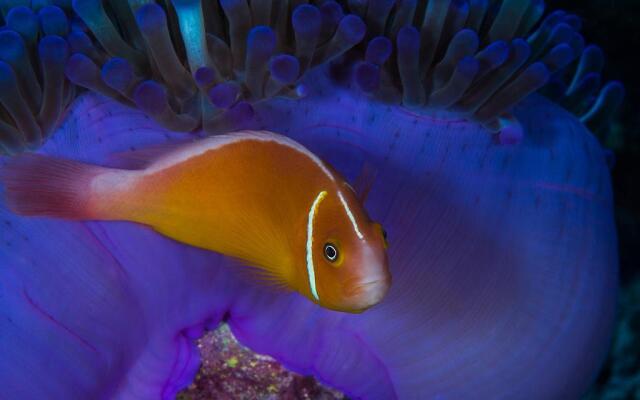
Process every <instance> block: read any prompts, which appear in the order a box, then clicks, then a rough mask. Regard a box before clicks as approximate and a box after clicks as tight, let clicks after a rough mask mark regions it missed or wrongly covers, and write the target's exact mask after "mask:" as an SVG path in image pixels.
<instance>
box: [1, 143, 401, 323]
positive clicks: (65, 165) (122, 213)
mask: <svg viewBox="0 0 640 400" xmlns="http://www.w3.org/2000/svg"><path fill="white" fill-rule="evenodd" d="M157 153H158V152H156V153H155V154H154V152H150V153H149V154H153V155H152V156H150V157H149V160H148V163H147V165H146V166H145V167H144V168H142V169H138V170H121V169H112V168H104V167H98V166H93V165H86V164H81V163H77V162H74V161H68V160H59V159H51V158H47V157H43V156H35V155H31V156H21V157H18V158H17V159H16V161H14V162H10V163H9V166H8V167H7V168H5V172H4V174H3V177H2V180H3V181H4V182H5V186H6V188H7V200H8V204H9V205H10V207H11V208H12V209H13V210H15V211H16V212H17V213H19V214H25V215H46V216H53V217H63V218H69V219H90V220H124V221H132V222H137V223H141V224H145V225H148V226H150V227H152V228H153V229H154V230H156V231H158V232H159V233H161V234H163V235H166V236H168V237H170V238H173V239H175V240H177V241H180V242H182V243H186V244H189V245H192V246H196V247H200V248H203V249H207V250H212V251H216V252H220V253H223V254H225V255H228V256H231V257H235V258H238V259H241V260H243V261H244V262H245V263H246V264H248V265H251V266H253V267H256V268H258V271H260V273H261V275H263V276H264V277H265V278H266V279H269V280H272V281H273V282H275V283H276V284H279V285H282V286H286V287H288V288H291V289H294V290H297V291H299V292H300V293H302V294H303V295H305V296H306V297H308V298H309V299H311V300H312V301H314V302H317V303H318V304H320V305H321V306H324V307H327V308H331V309H335V310H340V311H347V312H360V311H362V310H364V309H366V308H369V307H371V306H372V305H374V304H376V303H378V302H379V301H380V300H381V299H382V298H383V297H384V295H385V293H386V292H387V290H388V287H389V285H390V274H389V271H388V266H387V256H386V250H385V248H386V244H385V243H386V241H385V238H384V237H383V231H382V229H381V227H380V225H379V224H376V223H374V222H372V221H371V220H370V219H369V217H368V215H367V214H366V211H365V210H364V208H363V207H362V205H361V204H360V202H359V201H358V199H357V198H356V194H355V193H354V191H353V189H351V187H350V186H349V185H348V184H347V182H346V181H345V180H344V179H343V178H342V177H341V176H340V175H339V174H338V173H337V172H335V171H334V170H333V169H332V168H331V167H330V166H328V165H326V164H325V163H324V162H323V161H322V160H320V159H319V158H317V157H316V156H315V155H314V154H313V153H311V152H310V151H308V150H307V149H305V148H304V147H303V146H302V145H300V144H298V143H297V142H294V141H293V140H291V139H288V138H286V137H284V136H281V135H277V134H275V133H271V132H253V131H244V132H236V133H233V134H228V135H220V136H215V137H211V138H208V139H203V140H199V141H195V142H190V143H187V144H182V145H178V146H176V147H171V148H168V149H164V151H163V152H162V153H161V154H157Z"/></svg>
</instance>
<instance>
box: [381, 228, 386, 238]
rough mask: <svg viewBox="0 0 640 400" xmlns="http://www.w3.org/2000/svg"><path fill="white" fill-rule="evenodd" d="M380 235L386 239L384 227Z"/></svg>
mask: <svg viewBox="0 0 640 400" xmlns="http://www.w3.org/2000/svg"><path fill="white" fill-rule="evenodd" d="M382 237H383V238H384V240H387V231H385V230H384V228H382Z"/></svg>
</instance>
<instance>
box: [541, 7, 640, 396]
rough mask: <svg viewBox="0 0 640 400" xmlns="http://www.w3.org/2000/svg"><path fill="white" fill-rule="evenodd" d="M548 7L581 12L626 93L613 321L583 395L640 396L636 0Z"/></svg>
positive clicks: (617, 181)
mask: <svg viewBox="0 0 640 400" xmlns="http://www.w3.org/2000/svg"><path fill="white" fill-rule="evenodd" d="M547 6H548V8H549V9H551V8H553V9H564V10H568V11H571V12H573V13H575V14H577V15H579V16H581V17H582V19H583V23H584V27H583V32H584V35H585V38H586V39H587V42H588V43H594V44H597V45H599V46H600V47H602V48H603V50H604V52H605V54H606V55H607V64H606V67H605V73H604V75H605V77H606V78H607V79H608V80H619V81H622V82H623V83H624V85H625V88H626V91H627V95H626V98H625V104H624V107H623V109H622V110H621V112H620V114H619V116H618V119H617V122H616V124H615V125H614V127H613V132H615V134H616V135H618V136H619V138H620V139H623V140H622V141H621V142H620V144H619V145H618V146H616V148H615V149H614V150H615V154H616V164H615V167H614V170H613V171H612V175H613V185H614V192H615V199H616V200H615V201H616V221H617V225H618V237H619V243H620V246H619V249H620V272H621V277H620V283H621V292H620V300H619V307H618V322H617V327H616V332H615V336H614V338H613V341H612V345H611V351H610V354H609V358H608V360H607V362H606V364H605V366H604V368H603V370H602V372H601V374H600V376H599V378H598V382H597V383H596V384H595V385H594V387H593V389H592V391H591V392H590V393H589V395H587V396H586V399H589V400H600V399H607V400H637V399H640V188H639V187H638V185H640V54H639V52H640V0H572V1H570V0H564V1H563V0H557V1H553V0H552V1H547Z"/></svg>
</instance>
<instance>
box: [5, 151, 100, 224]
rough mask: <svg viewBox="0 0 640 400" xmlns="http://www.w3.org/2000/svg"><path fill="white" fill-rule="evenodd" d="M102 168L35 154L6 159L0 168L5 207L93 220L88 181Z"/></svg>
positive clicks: (53, 215)
mask: <svg viewBox="0 0 640 400" xmlns="http://www.w3.org/2000/svg"><path fill="white" fill-rule="evenodd" d="M106 170H107V169H106V168H103V167H98V166H94V165H88V164H83V163H80V162H77V161H71V160H63V159H60V158H53V157H47V156H43V155H38V154H23V155H20V156H16V157H13V158H9V159H7V163H6V165H5V166H0V184H2V185H4V187H5V197H6V204H7V206H8V207H9V209H10V210H12V211H13V212H15V213H16V214H20V215H40V216H49V217H57V218H66V219H95V217H96V216H95V215H93V213H92V210H91V208H92V207H91V204H90V201H89V200H90V198H91V181H92V180H93V178H94V177H95V176H96V175H98V174H100V173H102V172H104V171H106Z"/></svg>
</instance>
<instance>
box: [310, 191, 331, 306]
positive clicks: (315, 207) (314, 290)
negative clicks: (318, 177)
mask: <svg viewBox="0 0 640 400" xmlns="http://www.w3.org/2000/svg"><path fill="white" fill-rule="evenodd" d="M326 196H327V192H326V191H325V190H323V191H322V192H320V193H318V195H317V196H316V199H315V200H314V201H313V204H311V209H309V217H308V219H307V273H308V274H309V287H310V288H311V294H312V295H313V297H314V298H315V299H316V300H318V301H320V297H318V289H317V288H316V272H315V269H314V267H313V220H314V218H315V216H316V212H317V211H318V206H319V205H320V202H321V201H322V200H323V199H324V198H325V197H326Z"/></svg>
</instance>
